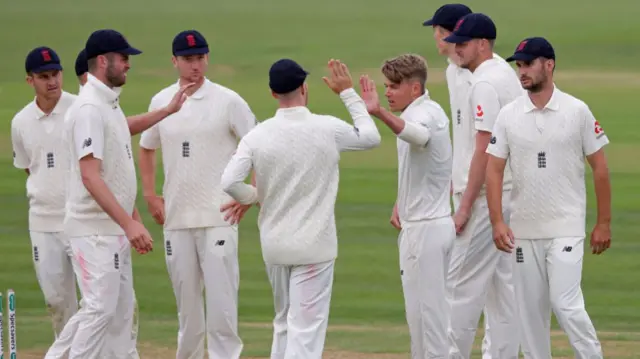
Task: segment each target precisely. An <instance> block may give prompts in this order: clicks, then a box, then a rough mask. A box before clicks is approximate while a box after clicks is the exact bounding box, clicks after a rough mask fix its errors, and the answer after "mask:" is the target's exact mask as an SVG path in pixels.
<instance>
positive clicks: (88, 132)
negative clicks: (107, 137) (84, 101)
mask: <svg viewBox="0 0 640 359" xmlns="http://www.w3.org/2000/svg"><path fill="white" fill-rule="evenodd" d="M73 117H74V118H75V121H74V122H73V142H74V146H75V149H76V155H77V158H76V159H77V160H80V159H82V158H84V157H86V156H88V155H93V157H94V158H97V159H100V160H102V159H103V154H104V153H103V151H104V122H103V120H102V116H101V115H100V111H98V109H97V108H96V107H94V106H91V105H84V106H82V107H80V108H78V109H77V110H76V113H74V114H73Z"/></svg>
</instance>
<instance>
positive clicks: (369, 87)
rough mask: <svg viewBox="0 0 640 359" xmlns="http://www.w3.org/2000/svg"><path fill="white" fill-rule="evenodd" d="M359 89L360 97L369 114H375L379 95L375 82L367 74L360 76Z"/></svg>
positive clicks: (378, 106)
mask: <svg viewBox="0 0 640 359" xmlns="http://www.w3.org/2000/svg"><path fill="white" fill-rule="evenodd" d="M360 89H361V91H362V99H363V100H364V103H365V105H366V106H367V111H368V112H369V113H370V114H375V113H377V112H378V111H379V110H380V97H379V96H378V91H376V84H375V82H373V80H372V79H370V78H369V76H367V75H362V76H361V77H360Z"/></svg>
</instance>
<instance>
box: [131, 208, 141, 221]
mask: <svg viewBox="0 0 640 359" xmlns="http://www.w3.org/2000/svg"><path fill="white" fill-rule="evenodd" d="M132 217H133V220H134V221H137V222H140V223H142V216H140V211H138V207H134V208H133V216H132Z"/></svg>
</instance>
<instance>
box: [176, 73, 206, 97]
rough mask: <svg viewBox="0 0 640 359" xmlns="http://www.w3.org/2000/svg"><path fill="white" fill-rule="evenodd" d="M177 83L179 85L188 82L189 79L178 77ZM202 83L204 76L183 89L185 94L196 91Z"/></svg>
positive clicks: (188, 94)
mask: <svg viewBox="0 0 640 359" xmlns="http://www.w3.org/2000/svg"><path fill="white" fill-rule="evenodd" d="M178 83H179V84H180V87H182V86H184V85H187V84H190V83H191V81H189V80H188V79H184V78H182V77H181V78H180V80H179V81H178ZM203 84H204V76H203V77H201V78H200V79H199V80H198V81H197V82H196V84H195V85H193V86H192V87H191V88H189V89H188V90H187V91H185V94H187V96H191V95H193V94H194V93H196V91H198V90H199V89H200V87H202V85H203Z"/></svg>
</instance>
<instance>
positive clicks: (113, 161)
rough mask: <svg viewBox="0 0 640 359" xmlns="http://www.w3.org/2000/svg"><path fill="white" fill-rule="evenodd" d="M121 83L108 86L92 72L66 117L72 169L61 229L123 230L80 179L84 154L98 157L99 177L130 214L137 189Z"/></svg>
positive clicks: (85, 232) (82, 232)
mask: <svg viewBox="0 0 640 359" xmlns="http://www.w3.org/2000/svg"><path fill="white" fill-rule="evenodd" d="M119 92H120V91H119V89H110V88H109V87H107V86H106V85H105V84H103V83H102V82H100V81H99V80H98V79H96V78H95V77H93V76H92V75H89V76H88V81H87V84H86V85H85V86H84V87H83V88H82V91H81V92H80V94H79V95H78V98H77V100H76V102H75V103H74V104H73V106H72V107H71V108H70V109H69V111H68V112H67V117H66V119H65V125H66V131H67V136H68V138H69V139H70V140H71V141H70V152H71V171H70V172H69V179H68V181H67V183H68V185H69V188H68V194H69V195H68V198H67V206H66V216H65V232H66V233H67V235H69V236H71V237H79V236H91V235H102V236H116V235H124V230H123V229H122V228H120V226H119V225H118V224H117V223H116V222H115V221H114V220H113V219H111V217H110V216H109V215H108V214H107V213H106V212H105V211H104V210H103V209H102V208H101V207H100V205H99V204H98V203H97V202H96V201H95V200H94V198H93V197H92V196H91V194H90V193H89V191H87V189H86V188H85V186H84V184H83V183H82V176H81V173H80V162H79V160H80V159H81V158H83V157H85V156H86V155H88V154H93V156H94V157H96V158H99V159H101V160H102V179H103V180H104V181H105V183H106V184H107V187H109V190H110V191H111V192H112V193H113V195H114V196H115V197H116V200H117V201H118V203H119V204H120V206H122V207H123V208H124V210H125V211H126V212H127V213H129V214H133V209H134V207H135V199H136V194H137V188H138V186H137V179H136V172H135V165H134V162H133V156H132V152H131V135H130V133H129V126H128V124H127V119H126V117H125V115H124V113H123V112H122V109H121V108H120V105H119V104H118V97H119Z"/></svg>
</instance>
